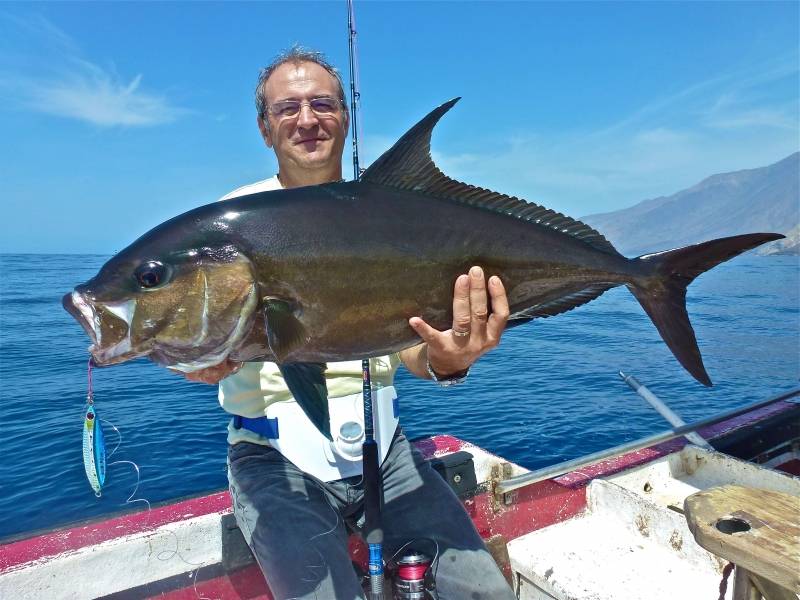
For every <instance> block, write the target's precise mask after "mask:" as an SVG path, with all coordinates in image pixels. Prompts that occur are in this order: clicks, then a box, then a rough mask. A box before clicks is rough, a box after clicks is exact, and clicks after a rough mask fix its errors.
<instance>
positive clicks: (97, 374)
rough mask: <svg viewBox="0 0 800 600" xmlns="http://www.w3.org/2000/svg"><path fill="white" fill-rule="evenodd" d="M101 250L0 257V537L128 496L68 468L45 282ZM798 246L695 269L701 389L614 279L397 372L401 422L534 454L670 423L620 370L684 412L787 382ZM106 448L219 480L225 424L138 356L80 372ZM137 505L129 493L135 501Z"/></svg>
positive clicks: (214, 405) (200, 399)
mask: <svg viewBox="0 0 800 600" xmlns="http://www.w3.org/2000/svg"><path fill="white" fill-rule="evenodd" d="M107 258H108V257H105V256H94V255H92V256H86V255H2V256H0V267H1V269H0V274H1V276H0V378H1V379H2V381H1V382H0V392H1V393H2V403H1V404H0V407H1V408H0V410H2V413H0V414H1V415H2V421H1V422H2V436H0V465H1V466H2V476H0V489H2V493H0V538H2V537H7V536H10V535H13V534H18V533H20V532H29V531H33V530H39V529H43V528H50V527H52V526H54V525H58V524H63V523H68V522H74V521H76V520H81V519H86V518H90V517H95V516H97V515H102V514H109V513H115V512H119V511H121V510H125V509H131V508H134V507H135V506H134V507H132V506H131V505H130V504H126V502H125V501H126V499H127V498H128V497H129V495H130V494H131V492H132V491H133V489H134V486H135V485H136V481H137V477H136V474H135V473H134V471H133V469H132V467H131V466H130V465H129V464H124V463H123V464H117V465H113V464H110V466H109V469H108V474H107V478H106V488H105V489H104V491H103V495H102V496H101V497H100V498H96V497H95V495H94V493H93V492H92V490H91V488H90V486H89V483H88V481H87V480H86V476H85V473H84V468H83V462H82V454H81V425H82V416H83V408H84V405H85V401H86V361H87V358H88V356H87V353H86V347H87V345H88V343H89V339H88V337H87V336H86V334H85V333H84V331H83V330H82V328H81V327H80V326H79V325H78V324H77V323H76V322H75V321H74V319H73V318H72V317H71V316H70V315H68V314H67V313H66V312H65V311H64V310H63V309H62V307H61V296H62V295H63V294H64V293H66V292H69V291H70V290H71V289H72V288H73V287H74V285H75V284H77V283H81V282H83V281H86V280H87V279H89V278H90V277H92V276H93V275H94V274H95V273H96V272H97V270H98V268H99V267H100V266H101V265H102V264H103V262H105V260H106V259H107ZM799 273H800V263H799V262H798V257H790V256H773V257H760V256H755V255H751V254H748V255H745V256H741V257H739V258H736V259H734V260H732V261H730V262H728V263H725V264H723V265H720V266H719V267H717V268H715V269H714V270H712V271H710V272H709V273H707V274H704V275H703V276H701V277H700V278H699V279H698V280H697V281H696V282H695V283H693V284H692V285H691V286H690V288H689V294H688V303H687V304H688V311H689V315H690V317H691V320H692V323H693V324H694V328H695V331H696V333H697V337H698V341H699V345H700V349H701V351H702V353H703V358H704V360H705V365H706V368H707V370H708V373H709V375H710V376H711V379H712V380H713V381H714V387H712V388H705V387H704V386H702V385H700V384H699V383H697V382H695V381H694V380H693V379H692V378H691V377H690V376H689V375H688V374H687V373H686V372H685V371H684V370H683V368H682V367H681V366H680V365H679V364H678V363H677V361H676V360H675V359H674V358H673V357H672V355H671V354H670V352H669V350H668V349H667V347H666V346H665V345H664V343H663V342H662V341H661V339H660V337H659V335H658V333H657V332H656V329H655V327H654V326H653V325H652V324H651V323H650V321H649V319H648V318H647V316H646V315H645V313H644V311H643V310H642V309H641V307H639V305H638V303H637V302H636V300H634V298H633V297H632V296H631V295H630V293H629V292H628V291H627V290H626V289H625V288H624V287H622V288H617V289H614V290H611V291H609V292H607V293H606V294H605V295H603V296H602V297H601V298H599V299H598V300H596V301H594V302H592V303H590V304H589V305H587V306H583V307H581V308H578V309H576V310H574V311H571V312H568V313H565V314H563V315H559V316H558V317H555V318H550V319H540V320H537V321H535V322H533V323H530V324H527V325H523V326H521V327H518V328H515V329H513V330H510V331H508V332H506V334H505V335H504V336H503V340H502V343H501V345H500V347H499V348H497V349H495V350H493V351H492V352H490V353H489V354H487V355H486V356H484V357H483V358H482V359H481V360H480V361H479V362H478V363H477V364H476V365H475V366H474V367H473V368H472V370H471V372H470V375H469V378H468V380H467V382H466V383H465V384H463V385H461V386H457V387H454V388H448V389H440V388H438V387H437V386H436V385H435V384H433V383H431V382H429V381H423V380H418V379H416V378H414V377H413V376H411V375H409V374H408V373H407V372H406V371H405V370H403V369H401V370H400V372H399V373H398V376H397V379H396V386H397V388H398V391H399V393H400V411H401V422H402V424H403V426H404V428H405V430H406V433H407V434H408V435H409V436H411V437H414V436H420V435H428V434H433V433H448V434H451V435H455V436H458V437H460V438H463V439H465V440H469V441H470V442H473V443H475V444H477V445H479V446H482V447H484V448H486V449H488V450H489V451H491V452H494V453H496V454H499V455H501V456H503V457H505V458H506V459H508V460H511V461H513V462H516V463H519V464H521V465H523V466H525V467H527V468H531V469H533V468H538V467H542V466H546V465H549V464H553V463H556V462H560V461H562V460H567V459H571V458H575V457H578V456H581V455H583V454H586V453H590V452H594V451H597V450H601V449H604V448H607V447H611V446H615V445H617V444H621V443H623V442H625V441H629V440H633V439H636V438H638V437H642V436H645V435H649V434H652V433H656V432H660V431H663V430H665V429H667V428H668V427H669V426H668V425H667V424H666V422H665V421H664V420H663V419H662V418H661V417H660V416H659V415H658V414H656V413H655V412H654V411H653V410H652V409H651V408H649V406H647V405H646V404H645V403H644V402H643V401H642V400H641V399H640V398H639V397H638V396H637V395H636V394H635V393H633V392H632V391H630V390H629V389H628V387H627V386H626V385H625V384H624V383H623V382H622V381H621V380H620V378H619V376H618V374H617V373H618V371H619V370H620V369H622V370H624V371H625V372H627V373H630V374H633V375H635V376H636V377H637V378H638V379H639V380H640V381H642V382H643V383H645V384H646V385H647V386H648V387H649V388H650V389H651V390H652V391H653V392H654V393H655V394H656V395H658V396H659V397H660V398H661V399H662V400H663V401H664V402H666V403H667V404H668V405H669V406H670V407H672V408H673V410H675V411H676V412H677V413H678V414H679V415H681V416H682V417H683V419H684V420H686V421H687V422H690V421H693V420H697V419H700V418H703V417H707V416H710V415H713V414H714V413H717V412H719V411H722V410H726V409H730V408H734V407H737V406H741V405H744V404H746V403H749V402H753V401H756V400H759V399H764V398H768V397H770V396H772V395H776V394H778V393H781V392H784V391H786V390H789V389H791V388H793V387H795V386H797V385H798V378H800V350H798V348H799V344H800V309H799V305H800V299H799V298H798V294H799V292H800V279H799V277H798V274H799ZM94 380H95V381H94V388H95V402H96V404H95V406H96V409H97V412H98V414H99V416H100V418H102V419H104V420H106V421H107V422H106V423H105V424H104V426H105V431H106V443H107V445H108V446H109V451H110V450H111V449H113V447H114V446H115V445H116V439H117V434H116V433H115V431H114V430H113V429H112V428H111V426H110V424H109V422H110V423H113V424H114V425H115V426H116V427H117V428H118V429H119V431H120V432H121V433H122V436H123V439H122V442H121V444H120V447H119V450H118V451H117V453H116V454H115V455H114V457H112V458H111V459H110V460H109V463H113V462H114V461H115V460H120V461H133V462H135V463H136V464H138V465H139V467H140V470H141V481H140V483H139V489H138V492H137V497H139V498H146V499H147V500H149V501H150V502H152V503H156V502H159V501H166V500H169V499H174V498H179V497H182V496H187V495H194V494H198V493H201V492H207V491H212V490H219V489H222V488H224V487H225V486H226V477H225V456H226V441H225V435H226V426H227V422H228V416H227V415H226V413H225V412H224V411H223V410H222V409H221V408H220V406H219V404H218V402H217V398H216V387H215V386H208V385H204V384H200V383H191V382H188V381H186V380H184V379H183V378H182V377H181V376H178V375H175V374H173V373H170V372H168V371H167V370H166V369H164V368H162V367H158V366H156V365H155V364H153V363H151V362H149V361H147V360H137V361H133V362H130V363H126V364H122V365H117V366H114V367H112V368H108V369H96V370H95V371H94ZM138 507H141V505H138Z"/></svg>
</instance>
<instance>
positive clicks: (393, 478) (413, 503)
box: [228, 428, 515, 600]
mask: <svg viewBox="0 0 800 600" xmlns="http://www.w3.org/2000/svg"><path fill="white" fill-rule="evenodd" d="M381 471H382V474H383V484H384V505H383V511H382V513H381V519H382V525H383V530H384V558H388V557H390V556H392V555H393V554H394V552H395V551H397V550H398V549H399V548H400V547H401V546H402V545H403V544H405V543H406V542H409V541H411V540H415V539H420V538H433V539H435V540H436V542H437V543H438V546H439V561H438V569H437V572H436V586H437V590H438V594H439V598H440V599H441V600H462V599H469V600H479V599H483V600H506V599H509V600H511V599H514V598H515V595H514V593H513V592H512V591H511V588H510V587H509V586H508V584H507V583H506V580H505V578H504V577H503V575H502V574H501V573H500V570H499V569H498V567H497V565H496V564H495V562H494V560H493V559H492V557H491V555H490V554H489V552H488V551H487V550H486V546H485V545H484V543H483V540H481V538H480V536H479V535H478V532H477V531H476V530H475V526H474V525H473V523H472V520H471V519H470V518H469V515H468V514H467V513H466V511H465V510H464V507H463V505H462V504H461V502H460V500H459V499H458V497H457V496H456V495H455V493H454V492H453V491H452V490H451V489H450V487H449V486H448V485H447V483H446V482H445V481H444V480H443V479H442V478H441V476H440V475H439V474H438V473H436V471H434V470H433V468H432V467H431V466H430V465H429V464H428V462H427V461H426V460H425V459H424V458H423V457H422V455H421V454H420V453H419V452H417V451H416V450H415V449H414V448H412V446H411V445H410V444H409V442H408V440H407V439H406V437H405V435H403V432H402V430H401V429H400V428H398V430H397V433H396V434H395V437H394V440H393V441H392V446H391V448H390V450H389V454H388V455H387V457H386V460H384V461H383V465H382V466H381ZM228 480H229V481H230V489H231V496H232V498H233V509H234V513H235V515H236V521H237V523H238V524H239V528H240V529H241V530H242V533H243V534H244V537H245V539H246V540H247V543H248V544H249V545H250V548H251V549H252V551H253V554H254V555H255V557H256V560H257V561H258V564H259V565H260V567H261V570H262V571H263V572H264V576H265V577H266V579H267V583H268V584H269V587H270V589H271V591H272V593H273V595H274V596H275V598H276V599H277V600H288V599H293V598H302V599H311V598H314V599H318V600H354V599H357V598H364V594H363V592H362V588H361V583H360V581H359V578H358V576H357V575H356V573H355V571H354V570H353V567H352V564H351V562H350V556H349V554H348V552H347V538H348V531H347V529H346V527H345V523H347V524H348V525H350V526H351V528H352V527H356V526H357V524H358V523H359V522H363V497H364V487H363V484H362V482H361V478H360V477H351V478H349V479H342V480H339V481H332V482H330V483H324V482H322V481H320V480H318V479H316V478H315V477H313V476H311V475H308V474H307V473H305V472H303V471H301V470H299V469H298V468H297V467H295V466H294V465H293V464H292V463H291V462H289V461H288V460H286V459H285V458H284V457H283V455H281V454H280V453H279V452H278V451H277V450H275V449H274V448H270V447H269V446H261V445H258V444H250V443H246V442H243V443H238V444H235V445H233V446H231V447H230V448H229V451H228ZM415 547H416V548H418V549H423V550H427V551H429V552H431V553H432V552H433V549H432V548H431V546H430V545H428V546H426V545H425V544H424V543H419V544H415ZM428 548H431V549H430V550H428Z"/></svg>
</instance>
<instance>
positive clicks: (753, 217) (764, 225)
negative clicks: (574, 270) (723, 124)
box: [581, 152, 800, 256]
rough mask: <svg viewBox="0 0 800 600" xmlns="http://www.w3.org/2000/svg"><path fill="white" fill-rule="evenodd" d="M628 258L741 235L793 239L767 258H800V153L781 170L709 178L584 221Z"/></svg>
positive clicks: (771, 249) (770, 248)
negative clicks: (775, 255)
mask: <svg viewBox="0 0 800 600" xmlns="http://www.w3.org/2000/svg"><path fill="white" fill-rule="evenodd" d="M581 220H582V221H583V222H584V223H588V224H589V225H591V226H592V227H594V228H595V229H597V230H598V231H600V232H602V233H603V235H605V236H606V238H607V239H608V240H609V241H610V242H611V243H612V244H614V246H615V247H616V248H617V250H619V251H620V252H622V253H623V254H625V255H628V256H634V255H638V254H644V253H646V252H655V251H658V250H667V249H670V248H677V247H679V246H686V245H688V244H695V243H697V242H703V241H706V240H711V239H714V238H719V237H725V236H728V235H736V234H740V233H754V232H769V231H774V232H777V233H783V234H789V237H790V238H791V239H787V240H779V241H778V242H773V243H772V244H769V245H767V246H764V247H762V252H761V253H762V254H771V253H780V254H800V233H799V232H800V230H799V229H798V225H800V152H795V153H794V154H792V155H790V156H788V157H786V158H784V159H783V160H781V161H779V162H776V163H775V164H772V165H769V166H767V167H760V168H758V169H746V170H743V171H734V172H732V173H722V174H719V175H712V176H711V177H707V178H706V179H704V180H703V181H701V182H700V183H698V184H697V185H694V186H692V187H690V188H688V189H686V190H683V191H681V192H677V193H675V194H672V195H671V196H661V197H659V198H653V199H651V200H645V201H643V202H640V203H639V204H637V205H635V206H632V207H630V208H625V209H622V210H618V211H614V212H610V213H602V214H596V215H589V216H587V217H584V218H582V219H581Z"/></svg>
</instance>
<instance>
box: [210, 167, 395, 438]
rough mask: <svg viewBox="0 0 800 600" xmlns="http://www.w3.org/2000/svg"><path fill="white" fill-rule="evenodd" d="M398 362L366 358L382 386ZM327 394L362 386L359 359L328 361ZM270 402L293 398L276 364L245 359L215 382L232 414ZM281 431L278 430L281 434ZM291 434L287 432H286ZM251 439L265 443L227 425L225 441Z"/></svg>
mask: <svg viewBox="0 0 800 600" xmlns="http://www.w3.org/2000/svg"><path fill="white" fill-rule="evenodd" d="M280 189H283V186H282V185H281V182H280V181H279V180H278V176H277V175H275V176H274V177H270V178H269V179H264V180H263V181H257V182H255V183H251V184H250V185H244V186H242V187H240V188H237V189H235V190H233V191H232V192H231V193H229V194H226V195H225V196H223V197H222V198H220V200H230V199H231V198H237V197H239V196H246V195H248V194H257V193H259V192H269V191H274V190H280ZM399 366H400V356H399V355H398V354H392V355H389V356H381V357H378V358H372V359H370V376H371V378H372V381H373V382H374V383H376V384H379V385H380V386H383V387H389V386H391V385H393V382H394V374H395V372H396V371H397V368H398V367H399ZM325 381H326V384H327V386H328V396H329V397H331V398H340V397H342V396H349V395H351V394H357V393H359V392H360V391H361V387H362V373H361V361H360V360H350V361H345V362H329V363H328V368H327V370H326V371H325ZM273 402H294V398H293V397H292V394H291V392H289V389H288V388H287V387H286V383H285V382H284V381H283V376H282V375H281V372H280V371H279V370H278V366H277V365H276V364H275V363H271V362H248V363H245V364H244V366H243V367H242V368H241V369H240V370H239V371H238V372H237V373H234V374H233V375H231V376H229V377H226V378H225V379H223V380H222V381H220V383H219V403H220V405H221V406H222V408H223V409H225V410H226V411H227V412H229V413H231V414H234V415H241V416H242V417H249V418H256V417H263V416H265V414H266V409H267V407H268V406H269V405H270V404H272V403H273ZM283 434H284V432H283V431H282V432H281V435H283ZM289 435H291V434H289ZM238 442H252V443H255V444H268V443H269V442H268V441H267V439H266V438H264V437H262V436H260V435H258V434H257V433H253V432H252V431H249V430H247V429H244V428H242V429H235V428H234V427H233V423H231V424H230V425H229V426H228V443H229V444H236V443H238Z"/></svg>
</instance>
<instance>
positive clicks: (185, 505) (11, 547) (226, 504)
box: [0, 491, 231, 573]
mask: <svg viewBox="0 0 800 600" xmlns="http://www.w3.org/2000/svg"><path fill="white" fill-rule="evenodd" d="M230 510H231V499H230V495H229V494H228V492H227V491H224V492H217V493H215V494H211V495H210V496H201V497H199V498H191V499H189V500H183V501H181V502H176V503H174V504H167V505H165V506H162V507H158V508H154V509H152V510H150V511H147V510H145V511H140V512H136V513H132V514H129V515H123V516H121V517H115V518H113V519H106V520H104V521H94V522H92V523H88V524H86V525H81V526H78V527H72V528H69V529H62V530H59V531H55V532H53V533H47V534H45V535H40V536H38V537H33V538H28V539H26V540H21V541H19V542H13V543H11V544H6V545H3V546H2V547H1V548H2V551H1V552H0V573H3V572H5V571H8V570H11V569H12V568H14V567H17V566H19V565H23V564H25V563H28V562H31V561H34V560H42V559H44V558H48V557H51V556H56V555H58V554H62V553H64V552H73V551H75V550H79V549H80V548H85V547H87V546H93V545H95V544H99V543H101V542H105V541H108V540H113V539H115V538H119V537H123V536H126V535H131V534H134V533H141V532H143V531H152V530H154V529H156V528H157V527H161V526H163V525H169V524H170V523H177V522H180V521H183V520H185V519H186V518H188V517H190V516H193V517H198V516H202V515H207V514H210V513H225V512H229V511H230Z"/></svg>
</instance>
